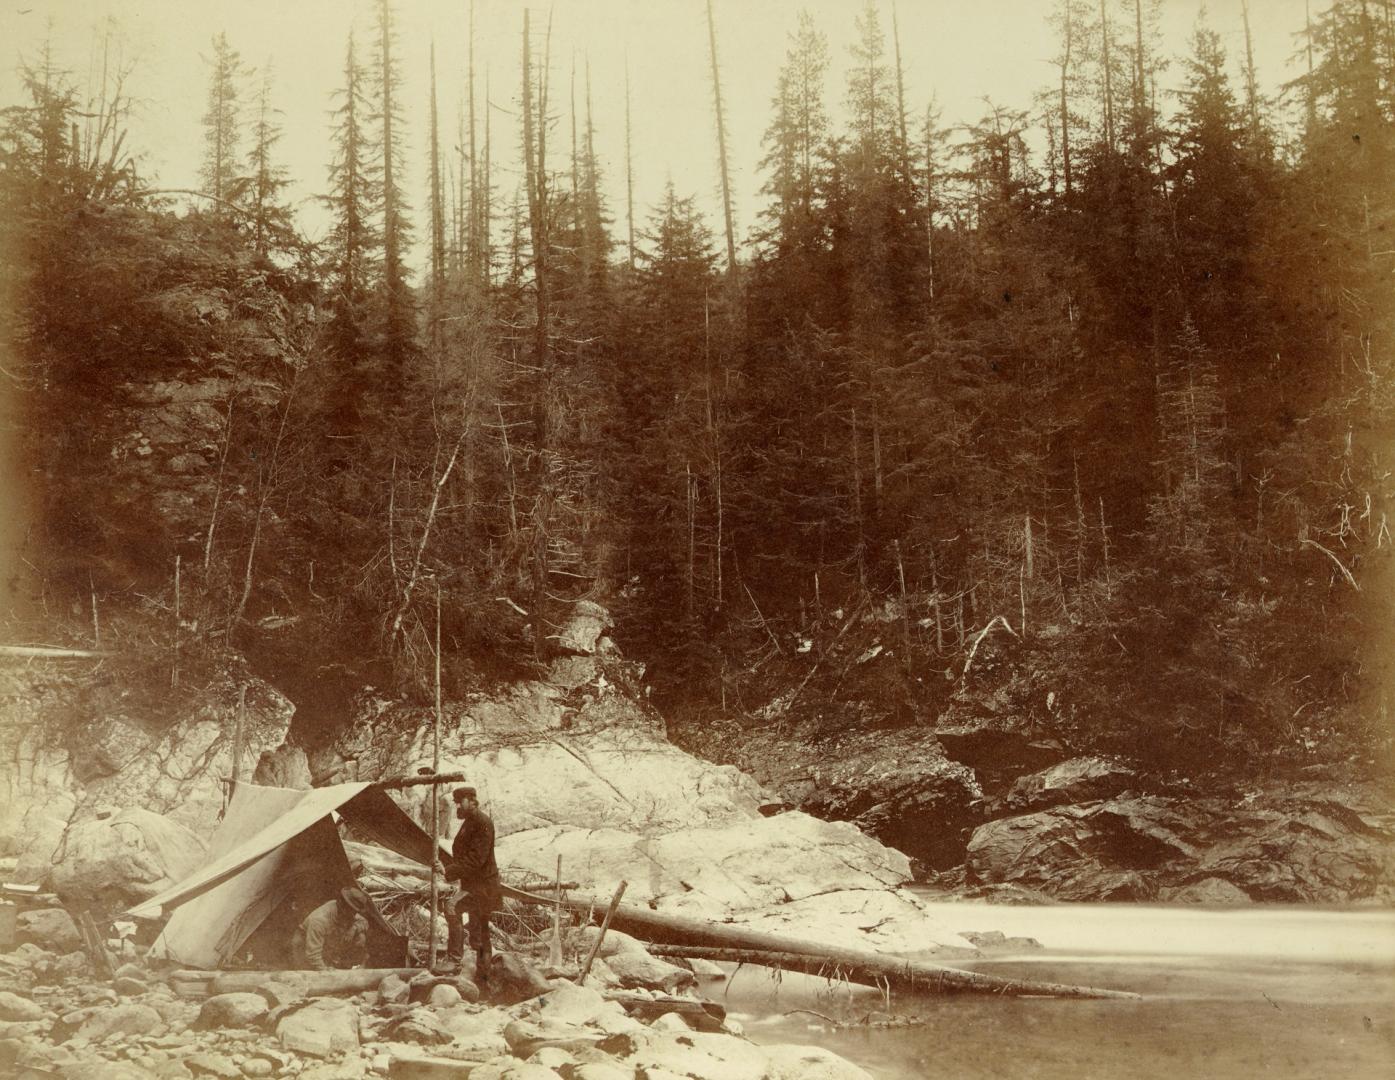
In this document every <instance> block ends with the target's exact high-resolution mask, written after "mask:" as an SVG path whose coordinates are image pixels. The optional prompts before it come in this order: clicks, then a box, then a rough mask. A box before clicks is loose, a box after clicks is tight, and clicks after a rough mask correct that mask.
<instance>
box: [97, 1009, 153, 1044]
mask: <svg viewBox="0 0 1395 1080" xmlns="http://www.w3.org/2000/svg"><path fill="white" fill-rule="evenodd" d="M162 1023H164V1021H162V1020H161V1019H160V1014H159V1013H157V1012H156V1011H155V1010H154V1009H152V1008H151V1007H150V1006H149V1005H142V1004H139V1003H135V1002H131V1003H128V1004H124V1005H111V1006H108V1007H104V1008H100V1009H96V1010H94V1011H93V1012H92V1013H90V1014H89V1015H87V1016H85V1017H84V1018H83V1020H82V1022H81V1023H80V1024H79V1025H78V1028H77V1036H76V1037H77V1038H79V1039H86V1040H87V1041H88V1042H90V1043H91V1042H96V1041H97V1040H99V1039H105V1038H106V1037H107V1036H108V1035H149V1034H150V1033H151V1032H153V1031H154V1030H155V1029H156V1028H158V1027H159V1026H160V1025H161V1024H162Z"/></svg>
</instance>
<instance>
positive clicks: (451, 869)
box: [446, 806, 499, 898]
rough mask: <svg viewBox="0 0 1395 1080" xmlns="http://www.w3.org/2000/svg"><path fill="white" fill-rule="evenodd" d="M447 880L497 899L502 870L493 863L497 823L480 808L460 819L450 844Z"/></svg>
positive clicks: (471, 810)
mask: <svg viewBox="0 0 1395 1080" xmlns="http://www.w3.org/2000/svg"><path fill="white" fill-rule="evenodd" d="M446 880H448V881H458V882H460V885H461V887H462V888H465V889H469V890H470V891H471V892H474V893H480V894H484V895H489V896H493V897H496V898H497V896H498V894H499V867H498V864H497V863H495V861H494V822H493V821H492V820H490V817H489V815H488V814H486V813H485V812H484V811H483V810H481V809H480V808H479V807H478V806H476V807H473V808H471V809H470V810H469V811H468V812H467V813H466V814H465V816H464V817H463V818H461V819H460V831H459V832H457V833H456V834H455V842H454V843H452V844H451V861H450V865H449V866H448V867H446Z"/></svg>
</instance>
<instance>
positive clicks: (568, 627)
mask: <svg viewBox="0 0 1395 1080" xmlns="http://www.w3.org/2000/svg"><path fill="white" fill-rule="evenodd" d="M610 624H611V618H610V612H608V611H607V610H606V609H605V608H603V607H601V605H600V604H597V603H594V602H592V601H590V600H581V601H579V602H578V603H577V605H576V606H575V607H574V608H572V614H571V618H569V619H568V620H567V621H566V622H565V623H564V624H563V625H562V629H561V630H560V631H559V632H558V634H557V648H558V649H559V650H560V651H562V652H565V653H577V654H580V655H583V656H591V655H594V654H595V652H596V651H597V645H598V643H599V642H600V640H601V637H602V636H603V635H604V634H605V632H606V630H608V629H609V628H610Z"/></svg>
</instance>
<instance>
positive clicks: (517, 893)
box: [503, 885, 1139, 999]
mask: <svg viewBox="0 0 1395 1080" xmlns="http://www.w3.org/2000/svg"><path fill="white" fill-rule="evenodd" d="M503 891H504V895H505V896H507V897H510V898H512V899H514V900H518V901H521V902H523V903H529V904H545V905H552V904H554V903H556V900H555V899H554V898H552V897H540V896H533V895H532V894H530V893H526V892H524V891H523V890H521V889H515V888H513V887H511V886H508V885H506V886H504V890H503ZM562 903H563V904H564V905H565V906H566V907H568V908H570V909H571V910H573V911H579V912H582V913H586V912H590V911H593V910H601V909H603V908H604V907H605V906H606V902H605V901H603V900H597V899H595V898H591V897H582V898H576V897H568V898H567V899H565V900H563V901H562ZM610 925H611V926H613V927H614V928H615V929H616V930H620V931H622V932H624V933H626V934H630V935H632V936H634V937H637V938H639V939H641V940H643V941H646V942H652V943H654V944H656V945H676V946H683V947H684V948H686V949H690V950H691V949H702V948H711V949H736V950H751V951H754V952H760V953H766V954H772V953H774V954H788V955H792V956H801V957H813V958H815V959H817V960H819V961H821V962H822V963H824V964H825V965H828V966H836V967H839V968H841V969H844V970H851V969H857V970H860V971H863V972H867V973H871V974H873V975H874V976H875V977H876V979H877V981H878V983H880V984H884V985H887V986H889V987H891V988H892V989H897V990H902V991H905V992H908V993H917V994H1001V995H1003V996H1006V997H1056V998H1130V999H1132V998H1137V997H1139V995H1138V994H1134V993H1130V992H1128V991H1125V990H1104V989H1099V988H1096V987H1092V986H1073V985H1070V984H1064V983H1045V982H1034V981H1032V980H1028V979H1007V978H1003V977H1002V976H999V975H984V974H981V973H980V972H977V971H965V970H963V969H962V968H953V967H946V966H945V965H943V964H936V963H934V962H932V961H929V960H908V959H906V958H905V957H901V956H884V955H883V954H881V953H877V952H873V951H872V950H870V949H847V948H841V947H839V946H836V945H829V944H826V943H824V942H819V941H806V940H803V939H801V938H794V937H785V936H783V935H781V934H770V933H766V932H765V931H761V930H751V929H748V928H747V927H743V926H733V925H731V924H730V923H715V922H709V921H707V920H706V919H693V918H689V917H687V916H683V915H670V914H667V913H660V912H657V911H651V910H650V909H649V908H647V907H638V906H636V905H634V904H621V905H619V906H618V907H617V908H616V910H615V914H614V916H613V917H612V919H611V923H610ZM682 955H685V956H700V955H701V953H700V952H697V953H695V952H684V953H683V954H682Z"/></svg>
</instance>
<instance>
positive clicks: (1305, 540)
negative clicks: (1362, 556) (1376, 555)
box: [1298, 537, 1361, 592]
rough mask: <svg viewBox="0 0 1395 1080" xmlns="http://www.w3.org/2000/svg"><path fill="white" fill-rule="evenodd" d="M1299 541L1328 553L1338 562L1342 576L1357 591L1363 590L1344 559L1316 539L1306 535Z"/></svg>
mask: <svg viewBox="0 0 1395 1080" xmlns="http://www.w3.org/2000/svg"><path fill="white" fill-rule="evenodd" d="M1298 543H1299V546H1300V547H1301V546H1302V545H1304V544H1307V545H1308V546H1309V547H1315V548H1317V549H1318V550H1319V551H1320V552H1322V553H1323V554H1324V555H1326V556H1327V557H1328V558H1329V559H1331V560H1332V561H1333V562H1334V563H1336V564H1337V569H1338V570H1340V571H1341V572H1342V576H1343V577H1344V578H1346V579H1347V582H1348V583H1349V584H1350V585H1351V587H1352V588H1353V589H1355V590H1356V591H1357V592H1360V591H1361V586H1360V585H1358V584H1357V581H1356V578H1355V577H1353V576H1352V573H1351V571H1350V570H1348V569H1347V568H1346V567H1345V566H1343V565H1342V560H1341V559H1339V558H1337V556H1336V555H1334V554H1333V553H1332V552H1331V551H1329V550H1328V549H1327V548H1325V547H1323V546H1322V545H1321V544H1319V543H1318V542H1317V541H1316V540H1309V539H1308V538H1307V537H1304V538H1303V539H1302V540H1300V541H1298Z"/></svg>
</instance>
